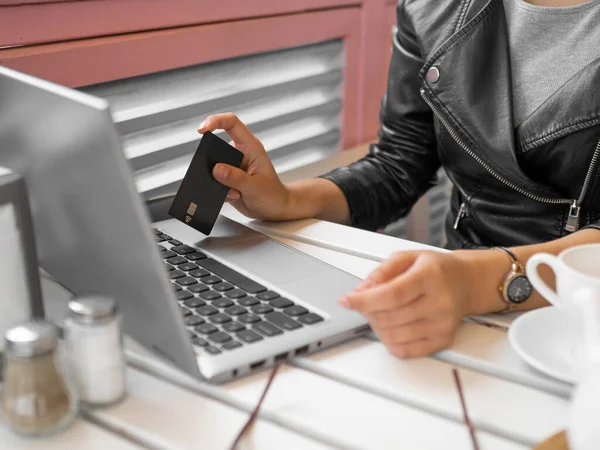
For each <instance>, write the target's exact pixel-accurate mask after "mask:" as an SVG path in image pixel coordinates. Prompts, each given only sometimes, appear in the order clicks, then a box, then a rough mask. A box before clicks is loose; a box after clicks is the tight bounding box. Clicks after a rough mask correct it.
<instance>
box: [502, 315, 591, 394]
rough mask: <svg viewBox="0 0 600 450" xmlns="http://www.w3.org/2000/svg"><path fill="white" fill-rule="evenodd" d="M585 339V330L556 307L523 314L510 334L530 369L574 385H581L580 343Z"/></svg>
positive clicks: (512, 344)
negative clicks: (577, 372)
mask: <svg viewBox="0 0 600 450" xmlns="http://www.w3.org/2000/svg"><path fill="white" fill-rule="evenodd" d="M581 339H582V337H581V330H579V329H578V327H577V326H576V324H574V323H573V320H569V318H568V316H566V315H565V312H564V311H563V310H561V309H559V308H557V307H555V306H549V307H546V308H541V309H537V310H534V311H530V312H528V313H526V314H523V315H522V316H521V317H519V318H518V319H516V320H515V321H514V322H513V323H512V325H511V326H510V328H509V330H508V341H509V343H510V346H511V347H512V348H513V349H514V350H515V351H516V352H517V353H518V354H519V356H520V357H521V358H523V359H524V360H525V361H526V362H527V363H528V364H529V365H531V366H532V367H534V368H535V369H537V370H539V371H540V372H543V373H545V374H546V375H550V376H551V377H554V378H557V379H559V380H561V381H564V382H567V383H571V384H576V383H577V376H576V364H577V362H576V361H577V357H576V354H577V353H578V351H579V347H580V346H578V345H577V342H578V341H579V342H581Z"/></svg>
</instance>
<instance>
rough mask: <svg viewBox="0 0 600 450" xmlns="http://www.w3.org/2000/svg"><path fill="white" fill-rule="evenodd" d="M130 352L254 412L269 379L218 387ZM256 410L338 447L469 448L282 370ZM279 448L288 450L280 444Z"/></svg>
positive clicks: (507, 445)
mask: <svg viewBox="0 0 600 450" xmlns="http://www.w3.org/2000/svg"><path fill="white" fill-rule="evenodd" d="M129 348H130V350H129V359H130V362H132V363H133V364H135V365H136V366H137V367H142V368H143V369H144V370H147V371H149V372H151V373H154V374H156V376H158V377H162V378H163V379H166V380H170V382H172V383H175V384H177V385H179V386H184V387H185V388H186V389H188V390H190V391H191V392H196V393H198V394H200V395H204V396H206V395H208V396H211V397H214V398H217V399H219V400H220V401H223V402H226V403H229V404H233V405H236V407H240V408H243V409H246V410H250V409H252V408H253V406H254V405H255V403H256V399H257V397H258V395H259V394H260V392H261V391H262V388H263V387H264V383H265V382H266V379H267V377H268V372H262V373H260V374H257V375H255V376H252V377H249V378H244V379H242V380H239V381H238V382H234V383H229V384H227V385H225V386H222V387H221V386H209V385H205V384H202V383H199V382H198V381H196V380H193V379H192V378H191V377H189V376H187V375H185V374H182V373H181V372H179V371H177V370H175V369H173V368H172V367H170V366H168V365H166V364H165V363H163V362H161V361H159V360H157V359H156V358H155V357H153V356H151V355H149V354H148V352H146V351H145V350H143V349H140V348H139V346H135V345H132V346H130V347H129ZM157 388H158V387H157ZM261 411H262V412H261V417H262V418H264V419H265V420H267V421H270V422H275V423H277V424H281V425H282V426H283V427H285V428H288V429H292V430H295V431H297V432H299V433H301V434H303V435H306V436H311V437H314V438H315V439H317V440H322V441H324V442H329V443H330V444H332V445H334V446H336V447H340V448H348V449H372V448H377V449H390V450H391V449H397V448H411V449H412V448H418V449H439V448H468V446H469V442H470V441H469V436H468V433H467V430H466V428H465V427H464V425H463V424H461V423H458V422H456V421H453V420H447V419H445V418H442V417H437V416H436V415H432V414H430V413H427V412H424V411H421V410H419V409H414V408H412V407H410V406H405V405H402V404H398V403H396V402H394V401H390V400H388V399H385V398H381V397H379V396H378V395H372V394H371V393H368V392H362V391H361V390H358V389H355V388H353V387H351V386H347V385H345V384H344V383H340V382H338V381H336V380H332V379H328V378H327V377H322V376H319V375H317V374H314V373H311V372H310V371H305V370H302V369H298V368H294V367H290V366H287V365H286V366H284V367H283V368H282V369H281V371H280V372H279V374H278V375H277V378H276V380H275V382H274V384H273V385H272V387H271V391H270V392H269V395H268V396H267V399H266V400H265V403H264V404H263V408H262V409H261ZM478 436H479V439H480V442H481V443H482V449H507V450H508V449H515V450H516V449H523V448H524V447H523V446H522V445H520V444H517V443H514V442H511V441H510V440H506V439H503V438H499V437H497V436H493V435H490V434H489V433H486V432H479V433H478ZM281 448H287V446H286V445H285V443H282V444H281Z"/></svg>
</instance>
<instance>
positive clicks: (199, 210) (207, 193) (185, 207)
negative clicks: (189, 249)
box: [169, 131, 244, 236]
mask: <svg viewBox="0 0 600 450" xmlns="http://www.w3.org/2000/svg"><path fill="white" fill-rule="evenodd" d="M242 159H244V155H243V153H242V152H240V151H239V150H237V149H235V148H233V147H232V146H231V145H229V144H228V143H227V142H225V141H223V140H222V139H219V138H218V137H217V136H215V135H214V134H212V133H211V132H210V131H207V132H206V133H204V135H203V136H202V139H201V140H200V144H199V145H198V149H197V150H196V153H195V154H194V157H193V158H192V162H191V163H190V166H189V167H188V170H187V172H186V174H185V177H184V178H183V181H182V182H181V186H179V190H178V191H177V194H176V195H175V199H174V200H173V203H172V204H171V208H170V209H169V215H170V216H171V217H173V218H175V219H177V220H180V221H182V222H183V223H185V224H187V225H189V226H190V227H192V228H194V229H195V230H198V231H199V232H201V233H204V234H205V235H207V236H208V235H209V234H210V232H211V231H212V229H213V226H214V225H215V222H216V220H217V217H219V212H220V211H221V208H222V207H223V203H224V202H225V198H226V197H227V192H228V191H229V188H228V187H227V186H223V185H222V184H221V183H219V182H218V181H216V180H215V179H214V178H213V176H212V171H213V168H214V167H215V165H216V164H217V163H225V164H229V165H230V166H235V167H240V165H241V164H242Z"/></svg>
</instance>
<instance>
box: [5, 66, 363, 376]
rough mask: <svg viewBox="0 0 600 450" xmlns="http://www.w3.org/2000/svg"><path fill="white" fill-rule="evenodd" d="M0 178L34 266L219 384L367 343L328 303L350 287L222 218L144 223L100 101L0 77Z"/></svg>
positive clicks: (356, 318) (348, 279)
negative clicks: (353, 341)
mask: <svg viewBox="0 0 600 450" xmlns="http://www.w3.org/2000/svg"><path fill="white" fill-rule="evenodd" d="M0 166H4V167H8V168H10V169H11V170H13V171H14V172H17V173H20V174H21V175H23V176H24V178H25V179H26V182H27V187H28V190H29V195H30V200H31V208H32V215H33V218H34V229H35V236H36V244H37V248H38V257H39V263H40V265H41V267H42V268H44V269H45V270H46V271H47V272H49V273H50V274H51V275H52V276H53V277H54V278H55V279H56V280H57V281H58V282H60V283H61V284H63V285H64V286H65V287H67V288H68V289H69V290H70V291H71V292H72V293H74V294H75V295H84V294H105V295H110V296H112V297H114V298H115V299H116V300H117V301H118V303H119V305H120V310H121V313H122V316H123V330H124V332H125V333H127V334H128V335H130V336H131V337H133V338H134V339H135V340H137V341H138V342H139V343H141V344H142V345H144V346H145V347H146V348H148V349H150V350H152V351H153V352H155V353H156V354H158V355H160V356H161V357H162V358H164V359H166V360H169V361H171V362H172V363H173V364H175V365H176V366H178V367H179V368H181V369H183V370H184V371H186V372H187V373H189V374H191V375H193V376H195V377H198V378H200V379H203V380H208V381H211V382H217V383H219V382H224V381H227V380H232V379H235V378H238V377H242V376H245V375H248V374H250V373H253V372H256V371H259V370H262V369H264V368H267V367H269V366H272V365H274V364H275V363H276V362H278V361H282V360H286V359H288V358H292V357H294V356H298V355H305V354H309V353H312V352H315V351H317V350H319V349H322V348H325V347H329V346H332V345H334V344H337V343H340V342H343V341H346V340H348V339H350V338H353V337H354V336H356V335H358V334H361V333H364V332H366V331H368V329H369V328H368V324H367V321H366V320H365V319H364V317H362V316H361V315H360V314H358V313H356V312H353V311H350V310H347V309H345V308H342V307H340V306H339V305H338V303H337V301H338V299H339V298H340V297H341V296H342V295H343V294H345V293H347V292H349V291H351V290H352V289H353V288H354V287H355V286H356V285H357V284H358V283H359V282H360V280H359V279H358V278H356V277H354V276H352V275H350V274H348V273H346V272H343V271H341V270H339V269H336V268H334V267H332V266H330V265H327V264H325V263H323V262H321V261H319V260H317V259H314V258H312V257H310V256H308V255H306V254H304V253H301V252H299V251H296V250H294V249H292V248H290V247H288V246H286V245H283V244H282V243H280V242H278V241H275V240H272V239H270V238H269V237H267V236H265V235H263V234H261V233H258V232H256V231H254V230H252V229H250V228H248V227H246V226H243V225H241V224H239V223H237V222H234V221H232V220H229V219H228V218H226V217H223V216H220V217H219V219H218V221H217V223H216V225H215V228H214V229H213V233H212V234H211V235H210V236H209V237H207V236H205V235H202V234H201V233H199V232H197V231H195V230H193V229H192V228H190V227H188V226H186V225H185V224H183V223H181V222H179V221H176V220H174V219H173V220H166V221H162V222H158V223H153V224H151V223H150V220H149V216H148V213H147V210H146V208H145V205H144V203H143V201H142V200H141V198H140V196H139V195H138V193H137V191H136V188H135V184H134V180H133V177H132V173H131V170H130V168H129V166H128V164H127V161H126V159H125V155H124V152H123V149H122V147H121V143H120V138H119V135H118V133H117V131H116V127H115V126H114V124H113V122H112V118H111V114H110V111H109V106H108V104H107V102H106V101H104V100H102V99H99V98H96V97H92V96H90V95H87V94H84V93H81V92H79V91H76V90H72V89H68V88H66V87H63V86H58V85H55V84H53V83H50V82H47V81H44V80H40V79H37V78H34V77H31V76H29V75H25V74H22V73H19V72H15V71H13V70H10V69H7V68H3V67H0Z"/></svg>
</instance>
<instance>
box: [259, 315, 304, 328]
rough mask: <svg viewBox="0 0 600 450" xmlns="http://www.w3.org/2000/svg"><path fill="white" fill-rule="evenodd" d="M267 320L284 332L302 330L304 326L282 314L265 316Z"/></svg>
mask: <svg viewBox="0 0 600 450" xmlns="http://www.w3.org/2000/svg"><path fill="white" fill-rule="evenodd" d="M265 319H267V320H268V321H269V322H272V323H274V324H275V325H277V326H278V327H279V328H283V329H284V330H288V331H292V330H297V329H298V328H302V325H300V324H299V323H298V322H296V321H295V320H294V319H292V318H291V317H289V316H286V315H285V314H282V313H280V312H273V313H271V314H267V315H266V316H265Z"/></svg>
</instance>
